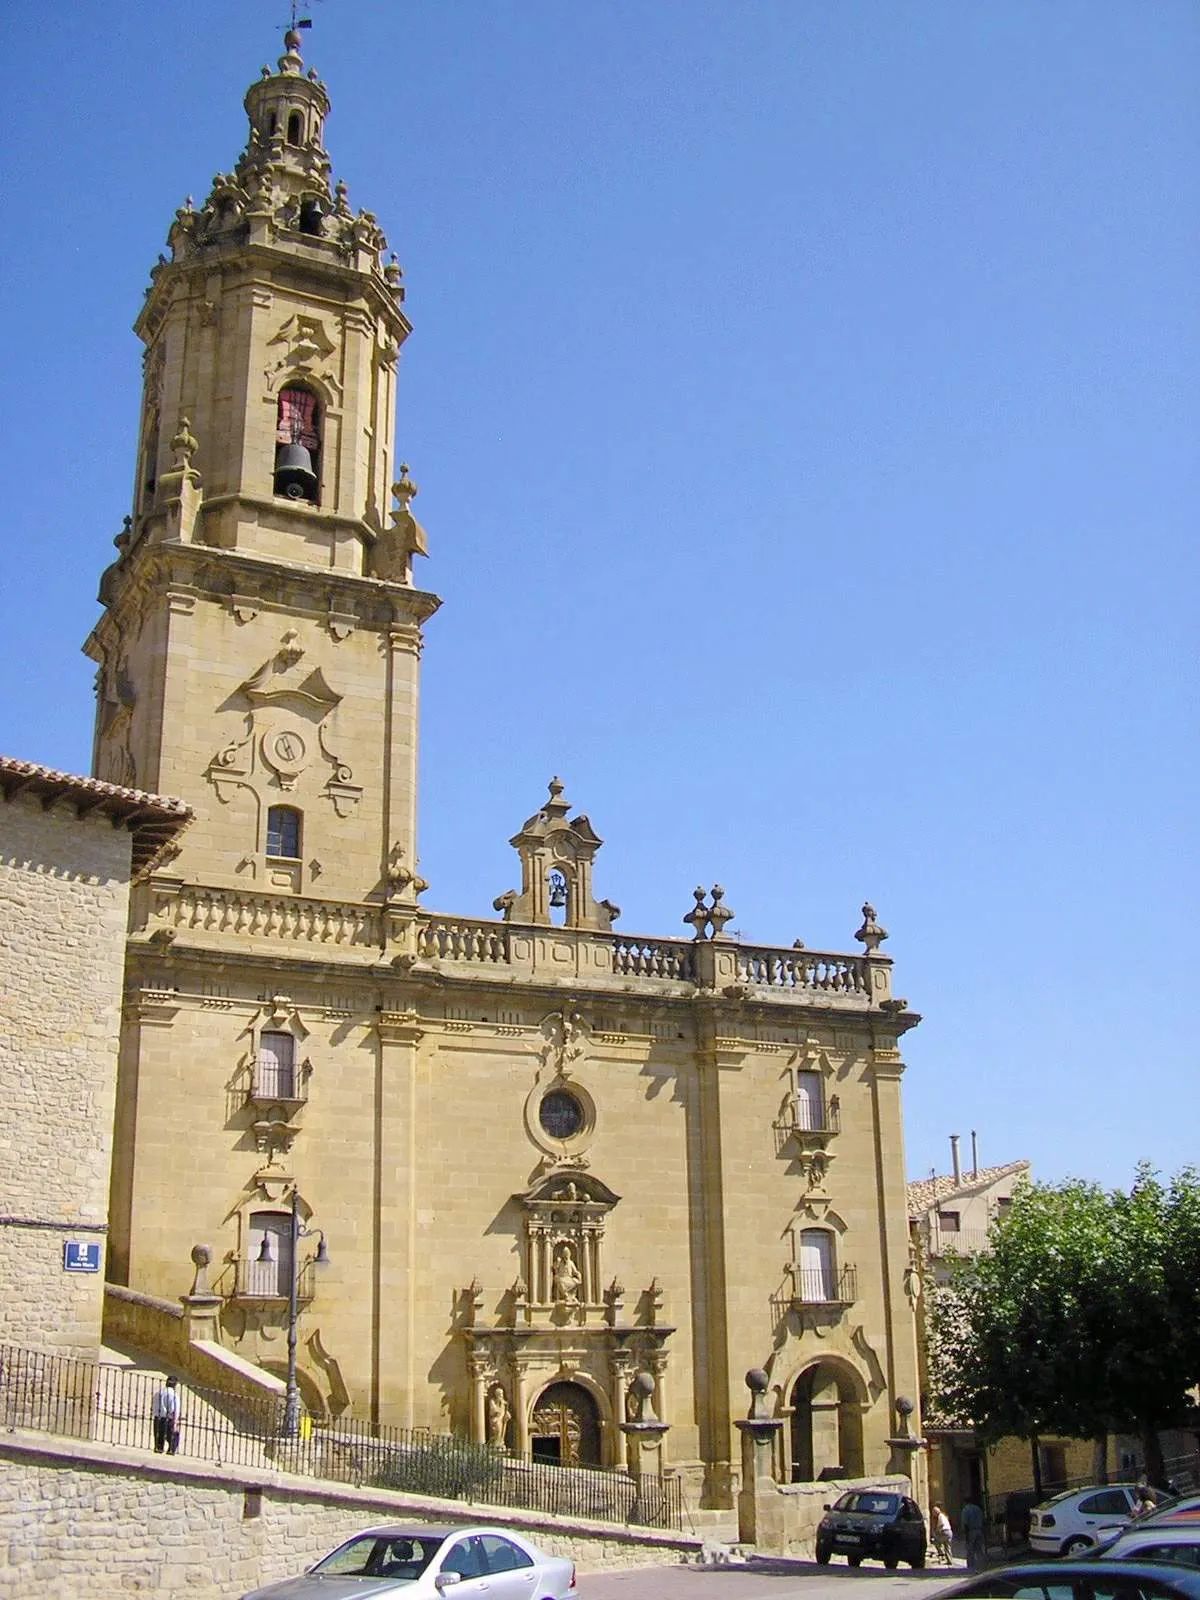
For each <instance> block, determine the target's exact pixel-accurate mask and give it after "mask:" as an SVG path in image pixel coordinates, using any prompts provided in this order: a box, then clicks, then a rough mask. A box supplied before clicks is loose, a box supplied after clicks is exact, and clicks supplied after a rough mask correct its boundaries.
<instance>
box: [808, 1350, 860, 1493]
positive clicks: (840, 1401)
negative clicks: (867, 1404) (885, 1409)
mask: <svg viewBox="0 0 1200 1600" xmlns="http://www.w3.org/2000/svg"><path fill="white" fill-rule="evenodd" d="M862 1408H863V1397H862V1393H861V1390H860V1387H859V1385H858V1384H857V1383H856V1382H855V1381H854V1379H853V1377H852V1376H851V1375H850V1373H848V1372H847V1371H846V1370H845V1369H844V1368H842V1367H838V1366H834V1365H832V1364H831V1363H829V1362H821V1363H819V1364H818V1365H816V1366H813V1367H809V1368H808V1369H807V1370H806V1371H804V1372H802V1373H801V1374H800V1376H799V1377H798V1378H797V1379H796V1382H795V1385H794V1387H793V1389H792V1397H791V1411H792V1482H793V1483H812V1482H814V1481H815V1480H816V1479H818V1478H820V1477H821V1475H822V1474H824V1475H825V1477H826V1478H861V1477H862V1476H863V1438H862Z"/></svg>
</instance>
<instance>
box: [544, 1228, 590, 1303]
mask: <svg viewBox="0 0 1200 1600" xmlns="http://www.w3.org/2000/svg"><path fill="white" fill-rule="evenodd" d="M550 1285H551V1296H552V1298H553V1300H554V1302H555V1304H556V1305H560V1306H573V1305H578V1303H579V1291H580V1288H581V1287H582V1285H583V1276H582V1274H581V1273H580V1271H579V1267H578V1265H577V1263H576V1261H575V1252H574V1250H573V1249H572V1248H571V1245H570V1243H569V1241H568V1240H566V1239H560V1240H559V1242H558V1244H557V1245H555V1247H554V1267H553V1271H552V1272H551V1278H550Z"/></svg>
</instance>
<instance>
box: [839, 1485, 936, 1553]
mask: <svg viewBox="0 0 1200 1600" xmlns="http://www.w3.org/2000/svg"><path fill="white" fill-rule="evenodd" d="M834 1555H840V1556H845V1557H846V1560H847V1561H848V1562H849V1563H850V1565H851V1566H852V1567H857V1566H859V1565H861V1563H862V1562H863V1561H864V1560H865V1559H866V1558H867V1557H869V1556H873V1557H875V1558H877V1559H878V1560H880V1561H882V1562H883V1564H884V1566H885V1567H895V1566H898V1565H899V1564H900V1562H901V1561H907V1562H908V1564H909V1566H911V1567H923V1566H924V1565H925V1518H924V1517H923V1516H922V1515H921V1508H920V1506H919V1505H917V1503H916V1501H915V1500H910V1499H909V1498H908V1496H907V1495H902V1494H895V1493H893V1492H892V1491H890V1490H887V1489H850V1490H848V1491H847V1492H846V1493H845V1494H844V1495H843V1496H842V1497H841V1499H840V1500H837V1501H835V1502H834V1504H833V1505H831V1506H826V1507H825V1515H824V1516H823V1517H822V1518H821V1521H820V1523H819V1524H818V1525H817V1560H818V1561H819V1562H820V1563H821V1565H822V1566H824V1565H825V1564H826V1563H827V1562H828V1560H829V1558H830V1557H831V1556H834Z"/></svg>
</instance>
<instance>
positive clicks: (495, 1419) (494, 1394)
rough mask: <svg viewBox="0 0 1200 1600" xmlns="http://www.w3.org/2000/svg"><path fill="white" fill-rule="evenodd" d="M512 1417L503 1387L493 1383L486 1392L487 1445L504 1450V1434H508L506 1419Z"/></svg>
mask: <svg viewBox="0 0 1200 1600" xmlns="http://www.w3.org/2000/svg"><path fill="white" fill-rule="evenodd" d="M511 1415H512V1412H511V1411H510V1409H509V1404H508V1396H507V1395H506V1394H505V1392H504V1385H503V1384H500V1383H494V1384H493V1385H492V1387H491V1388H490V1389H489V1390H488V1392H487V1439H488V1443H489V1444H491V1445H495V1446H496V1447H497V1448H499V1449H503V1448H504V1438H505V1434H506V1433H507V1432H508V1419H509V1417H510V1416H511Z"/></svg>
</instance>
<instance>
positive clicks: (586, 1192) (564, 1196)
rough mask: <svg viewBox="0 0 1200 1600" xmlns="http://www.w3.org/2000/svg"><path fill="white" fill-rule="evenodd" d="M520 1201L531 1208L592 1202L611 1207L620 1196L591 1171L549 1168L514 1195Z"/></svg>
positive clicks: (607, 1209)
mask: <svg viewBox="0 0 1200 1600" xmlns="http://www.w3.org/2000/svg"><path fill="white" fill-rule="evenodd" d="M514 1199H516V1201H517V1203H518V1204H519V1205H522V1206H524V1207H525V1208H526V1209H527V1210H530V1211H540V1210H541V1209H542V1208H543V1207H559V1206H573V1205H574V1206H578V1205H593V1206H603V1207H604V1209H605V1210H606V1211H610V1210H611V1209H612V1208H613V1206H615V1205H619V1204H620V1200H621V1197H620V1195H618V1194H614V1193H613V1191H612V1190H611V1189H610V1188H609V1187H608V1185H607V1184H606V1183H601V1181H600V1179H599V1178H597V1177H594V1176H593V1175H592V1174H591V1173H590V1172H580V1171H578V1170H577V1169H572V1170H571V1171H569V1172H548V1173H546V1174H545V1176H543V1177H541V1178H539V1179H538V1180H537V1182H536V1183H534V1185H533V1186H532V1188H529V1189H527V1190H526V1191H525V1193H524V1194H519V1195H515V1196H514Z"/></svg>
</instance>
